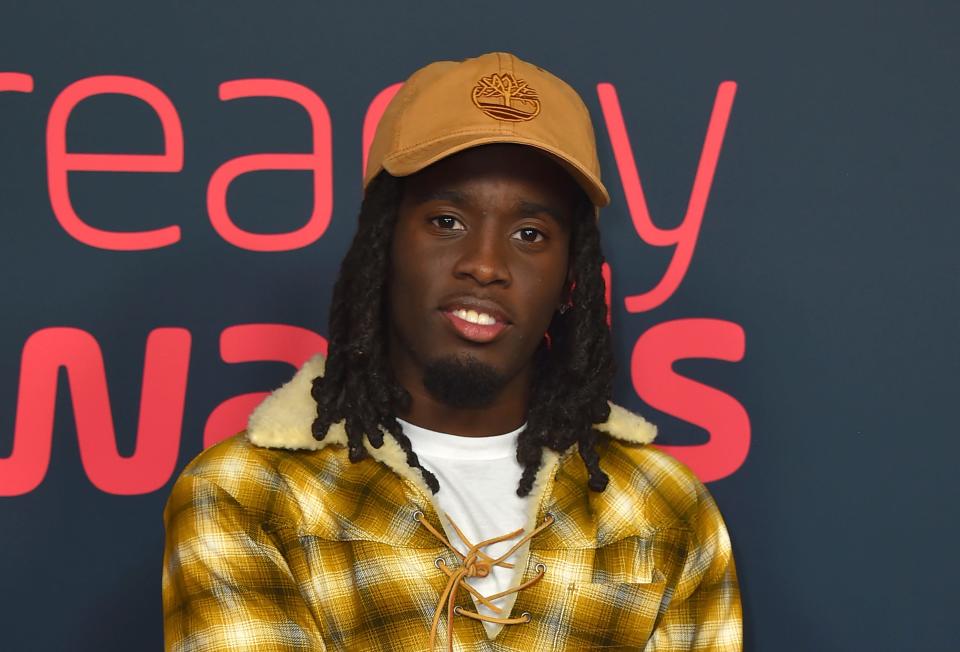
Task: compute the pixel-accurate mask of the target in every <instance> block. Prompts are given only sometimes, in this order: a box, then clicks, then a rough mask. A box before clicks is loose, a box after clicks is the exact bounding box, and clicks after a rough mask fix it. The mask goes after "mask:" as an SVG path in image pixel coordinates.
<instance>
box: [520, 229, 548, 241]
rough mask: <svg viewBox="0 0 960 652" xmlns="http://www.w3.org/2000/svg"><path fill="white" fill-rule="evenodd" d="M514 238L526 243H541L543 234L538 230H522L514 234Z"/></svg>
mask: <svg viewBox="0 0 960 652" xmlns="http://www.w3.org/2000/svg"><path fill="white" fill-rule="evenodd" d="M513 237H514V238H516V239H518V240H523V241H524V242H541V241H542V240H543V234H542V233H540V231H538V230H537V229H520V230H519V231H517V232H515V233H514V234H513Z"/></svg>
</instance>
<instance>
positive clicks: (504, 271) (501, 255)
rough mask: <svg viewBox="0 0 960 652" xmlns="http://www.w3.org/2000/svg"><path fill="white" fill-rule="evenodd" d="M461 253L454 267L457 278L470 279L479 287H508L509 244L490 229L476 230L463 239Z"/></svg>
mask: <svg viewBox="0 0 960 652" xmlns="http://www.w3.org/2000/svg"><path fill="white" fill-rule="evenodd" d="M462 242H463V251H462V252H461V254H460V257H459V258H458V259H457V263H456V265H455V266H454V270H453V273H454V276H456V277H457V278H472V279H473V280H474V281H476V282H477V283H479V284H480V285H490V284H492V283H499V284H501V285H505V286H506V285H509V284H510V281H511V278H510V266H509V264H508V260H507V257H508V255H509V251H508V248H509V246H510V243H509V242H506V241H505V239H504V238H503V237H502V235H500V234H497V233H495V232H494V231H493V230H492V229H478V230H477V231H474V232H473V233H471V234H469V235H468V236H467V237H466V238H464V239H463V241H462Z"/></svg>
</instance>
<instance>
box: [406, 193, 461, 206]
mask: <svg viewBox="0 0 960 652" xmlns="http://www.w3.org/2000/svg"><path fill="white" fill-rule="evenodd" d="M417 200H418V201H419V202H420V203H421V204H425V203H427V202H428V201H444V200H445V201H452V202H453V203H455V204H466V203H467V197H466V195H464V194H463V193H462V192H460V191H459V190H431V191H430V192H426V193H423V194H421V195H419V196H418V197H417Z"/></svg>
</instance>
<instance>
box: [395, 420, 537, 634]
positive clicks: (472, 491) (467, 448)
mask: <svg viewBox="0 0 960 652" xmlns="http://www.w3.org/2000/svg"><path fill="white" fill-rule="evenodd" d="M397 421H398V422H399V423H400V426H401V427H402V428H403V434H405V435H406V436H407V437H409V438H410V444H411V446H412V448H413V451H414V452H415V453H416V454H417V457H418V458H419V459H420V463H421V464H422V465H423V467H424V468H426V469H427V470H428V471H430V472H431V473H433V474H434V475H435V476H437V480H438V481H439V483H440V491H438V492H437V493H436V494H434V496H433V499H434V503H435V504H436V505H437V506H438V507H439V508H440V509H441V510H442V511H443V512H445V513H446V514H447V515H449V517H450V518H452V519H453V521H454V522H455V523H456V524H457V525H458V526H459V527H460V529H461V530H462V531H463V533H464V535H465V536H466V537H467V538H469V539H470V542H471V543H474V544H475V543H477V542H479V541H483V540H484V539H491V538H493V537H496V536H500V535H502V534H507V533H509V532H513V531H515V530H518V529H520V528H522V527H524V526H525V525H526V520H527V512H528V509H527V504H528V503H529V497H523V498H521V497H520V496H518V495H517V486H518V484H519V482H520V475H521V473H522V472H523V468H522V467H521V466H520V463H519V462H517V439H518V438H519V436H520V432H521V431H523V429H524V427H526V424H524V425H523V426H520V427H519V428H517V429H516V430H514V431H513V432H508V433H506V434H503V435H493V436H490V437H461V436H458V435H450V434H447V433H443V432H437V431H435V430H427V429H426V428H421V427H420V426H415V425H413V424H412V423H408V422H406V421H403V420H402V419H397ZM451 530H452V528H451ZM451 535H452V538H451V539H450V543H452V544H453V545H454V546H455V547H456V548H457V549H458V550H459V551H460V552H461V553H462V552H465V551H466V549H467V548H468V546H467V545H466V544H465V543H464V542H463V541H461V540H460V538H459V537H458V536H457V535H456V533H453V532H451ZM522 536H523V535H519V536H517V537H515V538H514V539H510V540H508V541H501V542H500V543H495V544H492V545H489V546H486V547H485V548H483V551H484V552H485V553H486V554H488V555H490V556H491V557H494V558H496V557H498V556H500V555H502V554H503V553H505V552H507V550H509V549H510V548H511V547H512V546H513V545H514V544H515V543H516V542H517V541H518V540H519V539H520V538H521V537H522ZM521 552H522V549H521V550H518V551H517V552H515V553H514V554H513V555H511V556H510V557H508V558H507V560H506V561H508V562H510V563H516V562H517V557H518V556H519V554H520V553H521ZM522 570H523V569H519V568H514V569H511V568H503V567H502V566H495V567H494V568H493V570H492V572H491V573H490V574H489V575H488V576H487V577H471V578H469V579H467V580H466V581H467V582H469V583H470V585H471V586H473V587H474V588H475V589H477V590H478V591H479V592H480V593H481V594H483V595H485V596H488V595H493V594H494V593H499V592H500V591H504V590H506V589H508V588H509V587H510V584H511V582H512V580H513V575H514V571H516V572H522ZM514 595H515V594H514ZM514 595H510V596H504V597H502V598H499V599H497V600H495V601H494V604H496V605H497V606H498V607H502V608H505V609H506V608H507V607H509V606H512V605H513V602H514V599H515V598H514ZM474 604H476V606H477V611H478V613H482V614H486V615H491V616H495V615H497V614H496V613H495V612H493V611H492V610H490V609H488V608H487V607H486V606H484V605H482V604H477V601H476V599H475V598H474ZM509 615H510V614H509V613H507V612H504V613H503V614H500V616H509ZM483 625H484V627H485V628H486V629H487V631H488V632H490V631H495V630H496V629H497V626H495V625H493V624H490V623H486V622H484V623H483Z"/></svg>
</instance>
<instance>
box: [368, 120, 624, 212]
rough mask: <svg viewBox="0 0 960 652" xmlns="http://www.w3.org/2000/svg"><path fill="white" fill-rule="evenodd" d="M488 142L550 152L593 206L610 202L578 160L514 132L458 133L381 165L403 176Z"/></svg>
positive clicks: (601, 187) (592, 176) (599, 184)
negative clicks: (511, 144) (513, 144)
mask: <svg viewBox="0 0 960 652" xmlns="http://www.w3.org/2000/svg"><path fill="white" fill-rule="evenodd" d="M491 143H515V144H517V145H526V146H528V147H534V148H536V149H539V150H541V151H543V152H545V153H547V154H549V155H550V156H551V157H552V158H553V159H554V160H555V161H556V162H557V163H559V164H560V165H561V166H562V167H563V168H564V169H565V170H566V171H567V172H568V173H569V174H570V176H572V177H573V179H574V181H576V182H577V184H578V185H579V186H580V187H581V188H582V189H583V191H584V192H585V193H586V194H587V197H588V198H589V199H590V201H591V202H592V203H593V205H594V206H596V207H597V208H603V207H604V206H607V205H608V204H609V203H610V195H609V194H608V193H607V189H606V188H605V187H604V186H603V184H602V183H601V182H600V179H598V178H596V177H595V176H594V175H593V174H592V173H591V172H590V171H588V170H587V169H586V168H584V167H583V166H582V165H581V164H580V163H579V162H577V161H576V160H574V159H572V158H571V157H569V156H568V155H566V154H565V153H564V152H563V151H562V150H560V149H558V148H556V147H553V146H551V145H549V144H547V143H544V142H541V141H538V140H535V139H532V138H523V137H519V136H516V135H513V134H490V133H489V132H485V133H482V134H463V133H460V134H456V135H455V136H448V137H445V138H441V139H438V140H436V141H433V142H429V143H424V144H421V145H418V146H417V147H415V148H411V149H408V150H405V151H402V152H397V153H395V154H392V155H391V156H389V157H387V158H385V159H384V161H383V168H384V169H385V170H386V171H387V172H389V173H390V174H392V175H393V176H395V177H405V176H409V175H411V174H415V173H417V172H419V171H420V170H422V169H424V168H426V167H428V166H429V165H432V164H433V163H436V162H437V161H440V160H442V159H445V158H447V157H448V156H451V155H453V154H456V153H457V152H462V151H463V150H466V149H470V148H472V147H478V146H480V145H488V144H491ZM368 181H369V180H368Z"/></svg>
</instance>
